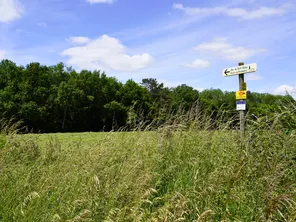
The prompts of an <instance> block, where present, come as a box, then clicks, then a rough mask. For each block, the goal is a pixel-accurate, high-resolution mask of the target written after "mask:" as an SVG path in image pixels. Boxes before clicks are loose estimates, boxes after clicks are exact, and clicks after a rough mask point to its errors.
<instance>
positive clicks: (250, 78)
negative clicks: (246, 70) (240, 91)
mask: <svg viewBox="0 0 296 222" xmlns="http://www.w3.org/2000/svg"><path fill="white" fill-rule="evenodd" d="M245 79H246V80H247V81H256V80H260V79H262V77H261V76H259V75H257V74H255V73H250V74H247V75H246V78H245Z"/></svg>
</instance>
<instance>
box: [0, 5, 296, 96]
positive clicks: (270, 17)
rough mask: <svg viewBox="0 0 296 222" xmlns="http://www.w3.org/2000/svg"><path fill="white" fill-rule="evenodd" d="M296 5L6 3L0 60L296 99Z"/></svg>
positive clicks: (0, 16)
mask: <svg viewBox="0 0 296 222" xmlns="http://www.w3.org/2000/svg"><path fill="white" fill-rule="evenodd" d="M295 12H296V0H280V1H279V0H219V1H218V0H149V1H144V0H0V60H1V59H9V60H12V61H14V62H15V63H17V64H18V65H26V64H28V63H30V62H40V63H41V64H44V65H55V64H57V63H59V62H63V63H64V64H65V65H66V66H72V67H73V68H75V69H76V70H77V71H79V70H82V69H88V70H103V71H105V72H106V73H107V75H108V76H114V77H116V78H117V79H118V80H119V81H121V82H125V81H126V80H128V79H133V80H134V81H136V82H141V80H142V79H143V78H156V79H157V80H158V82H162V83H164V84H165V85H166V86H168V87H174V86H177V85H180V84H186V85H189V86H192V87H194V88H195V89H198V90H203V89H210V88H220V89H222V90H223V91H236V90H238V76H231V77H223V76H222V70H223V69H224V68H228V67H234V66H237V65H238V63H239V62H244V63H245V64H250V63H257V66H258V70H257V72H254V73H249V74H245V81H246V82H247V86H248V90H250V91H251V92H252V91H256V92H261V93H274V94H285V93H286V92H290V93H292V92H294V91H295V92H296V75H295V74H296V73H295V70H294V65H295V66H296V63H295V61H296V41H295V39H296V13H295Z"/></svg>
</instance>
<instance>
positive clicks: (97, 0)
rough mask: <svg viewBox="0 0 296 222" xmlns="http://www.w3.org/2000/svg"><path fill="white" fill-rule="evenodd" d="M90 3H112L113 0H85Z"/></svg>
mask: <svg viewBox="0 0 296 222" xmlns="http://www.w3.org/2000/svg"><path fill="white" fill-rule="evenodd" d="M87 2H89V3H90V4H95V3H109V4H111V3H113V2H114V0H87Z"/></svg>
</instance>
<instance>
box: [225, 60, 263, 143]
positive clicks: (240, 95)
mask: <svg viewBox="0 0 296 222" xmlns="http://www.w3.org/2000/svg"><path fill="white" fill-rule="evenodd" d="M256 71H257V64H256V63H252V64H249V65H245V64H244V63H243V62H240V63H239V64H238V66H236V67H231V68H227V69H223V70H222V75H223V76H224V77H228V76H234V75H238V81H239V91H237V92H236V100H237V101H236V109H237V110H238V111H239V116H240V131H241V138H242V140H244V132H245V110H246V100H247V84H246V83H245V80H244V74H245V73H250V72H256Z"/></svg>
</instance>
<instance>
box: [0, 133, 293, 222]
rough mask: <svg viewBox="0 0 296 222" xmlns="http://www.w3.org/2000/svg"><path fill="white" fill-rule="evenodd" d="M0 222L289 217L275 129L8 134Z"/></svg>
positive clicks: (283, 151)
mask: <svg viewBox="0 0 296 222" xmlns="http://www.w3.org/2000/svg"><path fill="white" fill-rule="evenodd" d="M0 142H1V143H0V144H2V145H1V146H2V148H0V221H3V222H6V221H7V222H8V221H9V222H10V221H38V222H39V221H110V222H111V221H295V220H296V139H295V134H293V133H291V134H289V135H287V134H284V133H282V132H281V131H257V132H256V133H254V132H253V131H247V132H246V139H245V144H242V143H241V141H240V136H239V134H238V132H235V131H188V132H173V133H165V132H163V133H161V132H159V131H155V132H112V133H76V134H47V135H13V134H12V135H9V136H7V141H6V143H5V141H4V137H3V136H2V140H1V141H0Z"/></svg>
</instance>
